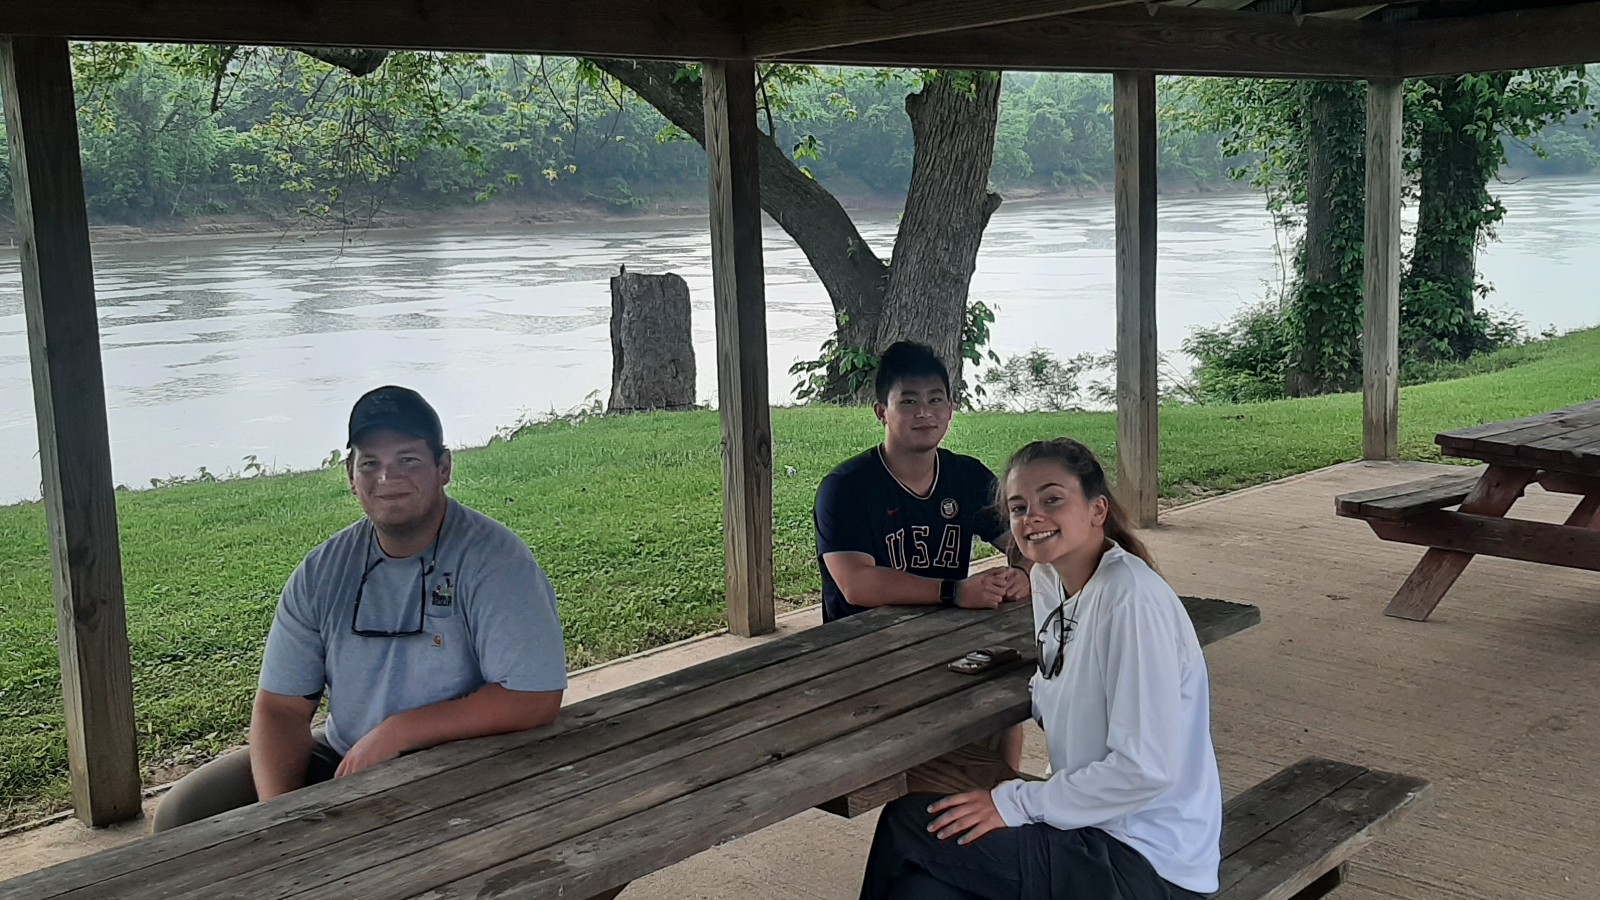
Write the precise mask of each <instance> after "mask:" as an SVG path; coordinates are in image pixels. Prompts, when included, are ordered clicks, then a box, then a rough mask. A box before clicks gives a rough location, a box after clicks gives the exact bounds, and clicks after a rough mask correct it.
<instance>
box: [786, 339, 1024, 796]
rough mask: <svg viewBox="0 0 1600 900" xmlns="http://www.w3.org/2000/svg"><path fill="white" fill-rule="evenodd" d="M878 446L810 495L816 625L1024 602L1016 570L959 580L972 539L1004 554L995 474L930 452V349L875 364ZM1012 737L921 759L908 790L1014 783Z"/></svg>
mask: <svg viewBox="0 0 1600 900" xmlns="http://www.w3.org/2000/svg"><path fill="white" fill-rule="evenodd" d="M874 387H875V388H876V392H877V403H875V404H873V411H874V412H875V413H876V414H877V416H878V422H879V423H881V424H882V425H883V443H882V444H880V445H879V446H877V447H874V448H872V449H871V450H868V451H867V452H865V453H863V454H861V455H859V456H856V457H854V458H852V459H849V460H846V461H845V462H844V463H842V464H841V465H840V466H839V467H838V468H836V469H834V470H833V472H831V473H830V474H829V475H828V477H827V478H824V479H823V480H822V484H821V486H820V487H818V488H817V505H816V509H815V511H814V512H813V518H814V520H815V522H816V527H817V557H818V559H819V560H820V561H821V565H822V618H823V621H825V622H832V621H835V620H838V619H842V618H844V617H846V616H850V615H854V614H856V613H858V612H862V611H864V610H866V609H868V608H871V607H875V606H932V605H934V604H940V605H943V606H959V607H963V608H966V609H994V608H996V607H998V606H999V605H1000V604H1001V603H1003V602H1005V601H1007V600H1027V599H1029V598H1030V597H1031V596H1032V594H1033V588H1032V585H1031V583H1030V582H1029V580H1028V576H1027V575H1026V574H1024V573H1023V571H1022V570H1021V569H1016V568H1005V567H1002V568H996V569H989V570H987V571H985V572H982V573H979V574H977V575H972V576H970V577H969V576H968V574H967V566H968V564H969V563H970V562H971V560H972V539H973V538H974V537H979V538H982V539H983V540H985V541H987V542H988V543H990V544H992V545H993V546H995V547H996V548H997V549H1000V550H1002V551H1004V550H1005V549H1006V548H1007V547H1008V546H1009V544H1010V536H1009V533H1008V531H1007V529H1006V525H1005V522H1004V520H1003V519H1002V518H1001V516H1000V508H999V498H998V496H997V493H998V492H997V490H996V481H995V477H994V473H993V472H990V471H989V469H988V467H987V466H985V465H984V464H983V463H981V462H979V461H978V460H976V459H973V458H972V457H970V456H962V455H960V454H958V453H951V452H950V451H949V450H944V449H942V448H940V446H939V443H940V442H941V441H943V440H944V436H945V434H946V433H947V432H948V431H949V430H950V416H951V413H952V408H953V406H954V404H953V402H952V398H951V396H950V373H949V370H948V369H946V368H945V366H944V363H942V362H940V361H939V358H938V357H937V356H935V355H934V353H933V351H932V350H931V349H929V348H927V347H925V346H923V345H921V344H913V343H908V342H900V343H897V344H894V345H892V346H890V347H889V349H887V350H885V351H884V353H883V358H882V359H881V360H880V361H879V363H878V375H877V383H876V384H875V385H874ZM1021 761H1022V731H1021V729H1020V728H1010V729H1007V730H1005V731H1003V732H1000V733H999V734H996V735H994V736H993V737H992V738H990V739H988V740H985V741H979V742H977V743H975V744H971V745H968V746H967V747H964V748H962V749H960V750H957V751H955V752H954V753H950V754H947V755H946V756H943V757H940V758H939V759H935V760H931V761H929V762H927V763H923V764H922V765H920V766H917V767H915V768H913V769H912V770H911V771H909V772H907V773H906V781H907V787H908V788H909V789H911V790H912V791H914V792H922V791H927V792H933V793H939V794H954V793H960V792H962V791H966V790H974V789H980V790H986V789H988V788H991V787H993V786H994V785H996V784H999V783H1000V782H1002V781H1007V780H1010V779H1012V778H1016V777H1017V771H1016V769H1017V766H1018V765H1019V764H1020V763H1021Z"/></svg>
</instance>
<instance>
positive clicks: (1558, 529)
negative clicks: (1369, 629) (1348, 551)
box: [1334, 401, 1600, 621]
mask: <svg viewBox="0 0 1600 900" xmlns="http://www.w3.org/2000/svg"><path fill="white" fill-rule="evenodd" d="M1434 440H1435V442H1436V443H1437V444H1438V445H1439V450H1440V452H1441V453H1443V454H1444V455H1446V456H1454V457H1458V458H1462V459H1476V460H1481V461H1483V462H1485V463H1488V465H1486V466H1481V467H1476V468H1472V469H1466V470H1463V471H1462V472H1460V473H1451V474H1446V475H1438V476H1435V477H1432V478H1425V479H1421V480H1418V481H1408V482H1405V483H1402V484H1396V485H1390V486H1388V487H1382V488H1376V489H1373V490H1367V491H1357V492H1355V493H1351V494H1343V495H1341V496H1339V497H1338V498H1337V499H1336V500H1335V501H1334V509H1335V511H1336V512H1337V513H1338V514H1339V515H1341V516H1347V517H1350V518H1356V519H1364V520H1366V522H1367V524H1368V525H1369V526H1371V528H1372V530H1373V532H1374V533H1376V534H1377V536H1378V537H1379V538H1381V539H1383V540H1386V541H1398V542H1402V543H1408V544H1418V545H1421V546H1425V547H1427V548H1429V549H1428V551H1427V552H1426V553H1424V554H1423V557H1422V560H1421V561H1420V562H1418V563H1417V566H1416V568H1415V569H1413V570H1412V572H1411V575H1410V577H1408V578H1407V579H1406V581H1405V583H1404V584H1402V585H1401V586H1400V589H1399V590H1398V591H1397V592H1396V593H1395V595H1394V598H1393V599H1392V600H1390V601H1389V605H1388V607H1386V608H1385V609H1384V613H1385V614H1386V615H1390V616H1396V617H1398V618H1402V619H1414V620H1417V621H1423V620H1425V619H1427V618H1428V616H1429V615H1430V614H1432V612H1433V610H1434V608H1435V607H1437V606H1438V605H1439V601H1440V600H1442V599H1444V595H1445V594H1446V593H1447V592H1448V591H1449V590H1450V588H1451V586H1452V585H1454V584H1455V582H1456V579H1457V578H1459V577H1460V576H1461V573H1462V572H1463V571H1465V569H1466V567H1467V564H1468V563H1470V562H1471V561H1472V557H1473V556H1474V555H1476V554H1485V555H1489V556H1499V557H1504V558H1507V559H1519V560H1524V561H1528V562H1538V563H1547V564H1550V565H1557V566H1569V567H1572V568H1579V569H1589V570H1592V571H1600V401H1594V402H1591V403H1584V404H1580V405H1578V406H1573V407H1569V408H1567V409H1561V410H1556V411H1555V412H1550V413H1545V414H1543V415H1538V416H1530V417H1528V418H1524V419H1514V420H1511V421H1507V422H1493V423H1490V424H1487V425H1479V426H1477V427H1474V428H1465V429H1462V430H1460V431H1451V432H1445V433H1443V434H1440V435H1438V436H1436V437H1435V438H1434ZM1531 484H1538V485H1539V486H1540V487H1542V488H1544V489H1545V490H1547V491H1551V492H1554V493H1563V494H1575V495H1577V496H1578V497H1580V498H1581V499H1580V500H1579V501H1578V503H1577V506H1576V507H1575V508H1574V509H1573V510H1572V513H1571V515H1569V516H1568V517H1567V519H1566V521H1565V522H1563V523H1561V524H1555V523H1552V522H1537V521H1531V520H1528V519H1516V518H1511V517H1508V516H1507V513H1509V512H1510V510H1511V507H1512V506H1513V505H1514V504H1515V503H1516V502H1517V499H1518V498H1519V497H1521V496H1522V494H1523V492H1524V491H1525V490H1526V489H1527V487H1528V486H1529V485H1531ZM1450 507H1458V508H1456V509H1450Z"/></svg>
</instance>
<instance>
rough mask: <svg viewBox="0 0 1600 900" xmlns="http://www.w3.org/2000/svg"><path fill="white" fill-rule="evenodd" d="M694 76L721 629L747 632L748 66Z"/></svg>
mask: <svg viewBox="0 0 1600 900" xmlns="http://www.w3.org/2000/svg"><path fill="white" fill-rule="evenodd" d="M701 78H702V84H703V85H704V91H705V109H706V155H707V157H708V160H709V162H710V167H711V280H712V285H713V291H714V293H715V299H716V316H717V406H718V408H719V410H720V412H721V417H722V484H723V502H722V532H723V537H724V548H725V551H726V556H727V566H728V628H729V629H730V630H731V631H732V632H733V633H734V634H738V635H744V636H750V635H757V634H766V633H767V632H769V631H772V630H773V629H774V628H776V627H777V625H776V622H775V618H776V616H775V610H774V605H773V593H772V410H771V409H770V407H769V406H768V398H767V309H766V290H765V286H764V282H763V277H764V275H763V272H762V264H761V193H760V176H759V172H758V169H757V162H756V153H757V149H756V148H757V139H758V137H759V132H758V131H757V130H756V76H755V63H753V62H751V61H750V60H729V61H711V62H707V63H706V64H705V69H704V72H703V74H702V75H701Z"/></svg>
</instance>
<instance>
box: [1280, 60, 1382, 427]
mask: <svg viewBox="0 0 1600 900" xmlns="http://www.w3.org/2000/svg"><path fill="white" fill-rule="evenodd" d="M1306 91H1307V95H1306V119H1307V128H1306V230H1305V237H1304V239H1303V242H1302V244H1301V250H1300V262H1301V266H1302V268H1301V271H1300V273H1299V279H1298V280H1297V282H1296V285H1295V291H1294V297H1293V299H1292V301H1291V309H1290V312H1291V323H1292V327H1293V328H1294V330H1295V341H1294V350H1293V351H1292V354H1293V355H1292V356H1291V358H1290V360H1289V368H1288V371H1287V373H1286V376H1285V379H1284V391H1285V392H1286V393H1287V394H1288V395H1289V396H1291V397H1307V396H1312V395H1315V394H1325V393H1328V392H1330V391H1339V390H1348V389H1352V388H1353V387H1354V386H1355V385H1356V384H1357V383H1358V377H1359V375H1360V367H1359V364H1360V354H1359V350H1360V337H1361V315H1360V310H1361V308H1362V296H1361V292H1362V285H1361V261H1362V256H1361V253H1362V232H1363V222H1364V212H1365V189H1364V173H1365V171H1366V165H1365V151H1364V145H1363V139H1364V135H1365V112H1366V95H1365V91H1364V90H1362V88H1361V87H1360V86H1359V85H1350V84H1344V83H1338V82H1316V83H1311V84H1308V85H1306Z"/></svg>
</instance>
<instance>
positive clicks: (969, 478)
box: [813, 447, 1005, 622]
mask: <svg viewBox="0 0 1600 900" xmlns="http://www.w3.org/2000/svg"><path fill="white" fill-rule="evenodd" d="M936 465H937V469H936V471H935V473H934V480H933V488H932V489H931V490H930V491H929V492H928V494H927V495H926V496H918V495H917V494H913V493H912V492H911V491H909V490H907V489H906V488H905V487H904V486H903V485H901V484H900V482H899V481H898V480H897V479H896V478H895V477H894V475H893V474H891V473H890V472H889V467H888V466H887V465H886V464H885V463H884V460H883V456H882V448H881V447H874V448H872V449H871V450H868V451H867V452H865V453H862V454H861V455H860V456H856V457H853V458H851V459H849V460H846V461H845V462H843V463H841V464H840V465H839V467H838V468H836V469H834V470H833V472H831V473H830V474H829V475H828V477H827V478H824V479H823V480H822V484H821V486H820V487H818V488H817V505H816V509H815V511H814V512H813V520H814V522H815V524H816V529H817V561H818V563H819V564H820V565H821V567H822V619H823V621H825V622H832V621H834V620H836V619H842V618H844V617H845V616H850V615H854V614H856V613H858V612H862V611H863V610H865V609H868V608H869V607H863V606H856V605H854V604H852V603H850V602H849V601H848V600H846V599H845V597H844V592H843V591H841V590H840V589H839V585H838V583H837V582H835V581H834V580H833V576H832V575H830V574H829V573H828V566H827V564H826V563H824V562H822V557H823V555H824V554H828V553H838V552H854V553H865V554H868V555H869V556H871V557H872V558H873V560H874V561H875V562H876V563H877V564H878V565H879V566H884V567H886V568H891V569H897V570H899V571H901V572H910V573H911V574H913V575H920V576H922V577H924V578H938V579H944V578H953V579H958V580H959V579H962V578H966V577H967V567H968V564H969V563H971V561H972V539H973V538H974V537H979V538H982V539H983V540H985V541H987V542H989V543H991V544H993V543H994V542H995V541H996V540H998V539H999V537H1000V535H1001V534H1003V533H1004V532H1005V523H1004V522H1003V521H1001V519H1000V514H999V510H998V507H997V505H996V503H995V494H996V491H997V488H998V482H997V480H996V479H995V477H994V473H993V472H991V471H989V467H988V466H985V465H984V464H983V463H981V462H979V461H978V460H976V459H973V458H972V457H970V456H962V455H961V454H959V453H952V452H950V451H949V450H945V449H942V448H941V449H940V450H939V451H938V461H937V463H936Z"/></svg>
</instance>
